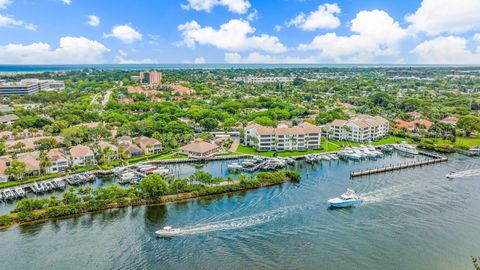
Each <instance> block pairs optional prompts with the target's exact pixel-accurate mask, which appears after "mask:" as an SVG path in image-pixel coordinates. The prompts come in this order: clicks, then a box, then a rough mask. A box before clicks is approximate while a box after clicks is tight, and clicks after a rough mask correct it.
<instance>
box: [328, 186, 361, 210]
mask: <svg viewBox="0 0 480 270" xmlns="http://www.w3.org/2000/svg"><path fill="white" fill-rule="evenodd" d="M328 203H329V204H330V207H335V208H340V207H351V206H355V205H357V204H361V203H362V199H361V198H360V196H358V195H357V194H356V193H355V191H353V190H351V189H347V192H345V193H343V194H342V195H340V197H339V198H333V199H330V200H328Z"/></svg>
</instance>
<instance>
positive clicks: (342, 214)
mask: <svg viewBox="0 0 480 270" xmlns="http://www.w3.org/2000/svg"><path fill="white" fill-rule="evenodd" d="M449 159H450V160H449V161H448V162H446V163H441V164H436V165H431V166H424V167H419V168H411V169H406V170H402V171H396V172H391V173H386V174H378V175H371V176H367V177H359V178H355V179H351V178H350V177H349V173H350V171H352V170H359V169H366V168H373V167H375V166H383V165H389V164H391V163H396V162H402V161H411V160H412V158H409V157H405V156H400V155H398V154H396V153H395V154H393V155H392V156H388V157H386V158H383V159H379V160H376V161H373V160H372V161H362V162H352V161H350V162H345V161H331V162H325V161H324V162H323V163H321V164H315V165H308V164H305V163H302V162H300V163H298V164H297V165H296V166H295V170H297V171H299V172H300V173H301V175H302V181H301V183H299V184H293V183H286V184H283V185H281V186H275V187H269V188H262V189H258V190H254V191H248V192H242V193H234V194H227V195H220V196H214V197H210V198H205V199H199V200H192V201H187V202H182V203H176V204H168V205H161V206H142V207H133V208H125V209H117V210H110V211H105V212H101V213H95V214H87V215H82V216H79V217H75V218H66V219H61V220H55V221H48V222H42V223H37V224H31V225H24V226H16V227H11V228H9V229H6V230H3V231H0V255H1V258H2V262H1V263H2V267H1V268H2V269H31V268H34V269H160V268H161V269H225V268H227V269H228V268H230V269H245V268H248V269H251V268H259V269H292V268H293V269H472V264H471V261H470V256H472V255H477V256H478V255H480V234H479V233H478V228H479V227H480V200H478V194H480V176H467V177H463V178H456V179H454V180H448V179H446V178H445V175H446V174H447V173H449V172H451V171H459V170H469V169H476V168H480V160H479V159H478V158H469V157H465V156H461V155H457V154H454V155H450V156H449ZM229 162H231V161H229ZM225 164H226V163H225V162H212V163H208V164H206V165H205V166H204V167H203V169H204V170H207V171H210V172H212V173H214V174H215V175H218V176H223V175H226V174H228V171H227V170H224V169H223V167H224V166H225ZM174 166H176V167H175V168H174V169H175V170H177V174H178V175H180V176H182V177H184V174H185V175H187V174H188V173H191V172H193V171H195V170H196V169H199V168H198V167H194V166H193V165H191V164H185V165H174ZM346 188H354V189H355V190H356V191H357V192H358V193H359V194H360V195H361V196H363V197H364V198H365V200H366V202H365V203H364V204H363V205H361V206H358V207H355V208H350V209H341V210H331V209H328V207H327V205H326V200H328V199H329V198H331V197H336V196H337V195H339V194H341V193H342V192H344V191H345V189H346ZM166 225H173V226H175V227H180V228H182V229H183V230H184V231H185V232H186V234H185V235H183V236H181V237H174V238H170V239H161V238H157V237H155V234H154V232H155V231H156V230H158V229H160V228H162V227H163V226H166Z"/></svg>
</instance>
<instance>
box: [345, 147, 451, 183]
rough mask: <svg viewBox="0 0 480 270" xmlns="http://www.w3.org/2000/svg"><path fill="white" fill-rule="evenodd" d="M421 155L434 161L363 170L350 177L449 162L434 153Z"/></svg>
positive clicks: (421, 153)
mask: <svg viewBox="0 0 480 270" xmlns="http://www.w3.org/2000/svg"><path fill="white" fill-rule="evenodd" d="M419 154H420V155H423V156H427V157H430V158H432V159H428V160H418V161H412V162H405V163H398V164H395V165H390V166H384V167H378V168H375V169H368V170H363V171H358V172H351V173H350V177H359V176H366V175H371V174H378V173H386V172H391V171H398V170H402V169H406V168H413V167H419V166H424V165H431V164H436V163H440V162H445V161H448V158H446V157H443V156H440V155H437V154H433V153H428V152H419Z"/></svg>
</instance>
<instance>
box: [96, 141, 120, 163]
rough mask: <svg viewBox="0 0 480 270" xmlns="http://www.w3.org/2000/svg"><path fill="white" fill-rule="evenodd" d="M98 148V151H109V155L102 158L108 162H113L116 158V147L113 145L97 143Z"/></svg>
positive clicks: (102, 142) (103, 142)
mask: <svg viewBox="0 0 480 270" xmlns="http://www.w3.org/2000/svg"><path fill="white" fill-rule="evenodd" d="M98 147H99V148H100V151H104V150H105V149H110V150H111V154H110V155H108V156H105V157H104V158H106V159H108V160H109V161H113V160H115V159H117V158H118V147H117V146H116V145H113V144H111V143H109V142H105V141H100V142H98Z"/></svg>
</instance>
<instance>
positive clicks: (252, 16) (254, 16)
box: [247, 9, 258, 22]
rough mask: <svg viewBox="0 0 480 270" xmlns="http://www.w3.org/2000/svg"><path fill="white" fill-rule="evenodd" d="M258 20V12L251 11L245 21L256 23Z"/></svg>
mask: <svg viewBox="0 0 480 270" xmlns="http://www.w3.org/2000/svg"><path fill="white" fill-rule="evenodd" d="M256 20H258V10H256V9H253V10H252V12H250V13H249V14H248V16H247V21H251V22H252V21H256Z"/></svg>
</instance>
